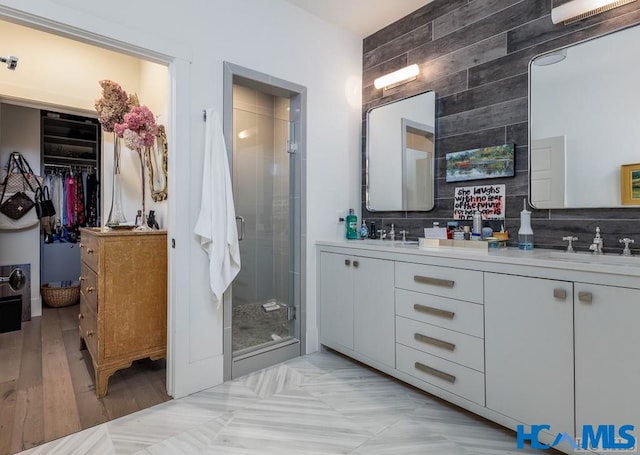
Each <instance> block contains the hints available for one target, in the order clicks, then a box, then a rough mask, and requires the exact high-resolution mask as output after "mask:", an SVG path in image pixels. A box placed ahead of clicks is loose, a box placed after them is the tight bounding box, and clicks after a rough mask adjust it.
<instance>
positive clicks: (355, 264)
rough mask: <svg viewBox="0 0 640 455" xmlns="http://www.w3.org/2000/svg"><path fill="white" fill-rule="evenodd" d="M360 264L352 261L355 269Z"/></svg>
mask: <svg viewBox="0 0 640 455" xmlns="http://www.w3.org/2000/svg"><path fill="white" fill-rule="evenodd" d="M359 265H360V263H359V262H358V261H353V266H354V267H355V268H356V269H357V268H358V266H359Z"/></svg>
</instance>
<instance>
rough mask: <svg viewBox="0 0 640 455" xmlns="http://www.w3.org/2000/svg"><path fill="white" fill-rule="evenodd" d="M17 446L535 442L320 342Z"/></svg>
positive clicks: (463, 454)
mask: <svg viewBox="0 0 640 455" xmlns="http://www.w3.org/2000/svg"><path fill="white" fill-rule="evenodd" d="M549 452H553V451H549ZM21 453H22V454H28V455H41V454H47V455H49V454H55V455H58V454H60V455H82V454H92V455H93V454H96V455H125V454H135V455H177V454H180V455H182V454H248V455H253V454H256V455H257V454H260V455H269V454H280V455H286V454H295V455H301V454H302V455H307V454H308V455H312V454H359V455H360V454H362V455H364V454H367V455H369V454H394V455H395V454H420V455H429V454H434V455H435V454H437V455H499V454H500V455H503V454H533V453H539V451H537V450H536V451H534V450H531V449H528V450H517V449H516V440H515V434H514V433H513V432H511V431H508V430H506V429H504V428H502V427H500V426H498V425H495V424H493V423H491V422H489V421H487V420H484V419H482V418H480V417H477V416H474V415H473V414H470V413H468V412H465V411H463V410H461V409H460V408H458V407H456V406H453V405H450V404H448V403H445V402H443V401H441V400H439V399H437V398H434V397H433V396H431V395H428V394H426V393H423V392H421V391H419V390H417V389H415V388H413V387H410V386H407V385H405V384H402V383H400V382H398V381H396V380H394V379H393V378H390V377H388V376H386V375H384V374H381V373H379V372H377V371H375V370H372V369H369V368H367V367H365V366H363V365H361V364H359V363H357V362H354V361H351V360H349V359H347V358H344V357H342V356H340V355H338V354H335V353H333V352H331V351H325V352H318V353H314V354H310V355H307V356H304V357H300V358H297V359H294V360H291V361H289V362H286V363H283V364H279V365H276V366H273V367H270V368H267V369H265V370H262V371H258V372H256V373H253V374H250V375H248V376H245V377H242V378H239V379H236V380H233V381H229V382H226V383H224V384H222V385H220V386H217V387H213V388H211V389H208V390H205V391H203V392H199V393H196V394H193V395H190V396H188V397H185V398H181V399H177V400H171V401H167V402H165V403H162V404H159V405H156V406H154V407H152V408H149V409H146V410H143V411H139V412H137V413H135V414H131V415H128V416H125V417H121V418H119V419H116V420H113V421H111V422H107V423H104V424H101V425H98V426H96V427H93V428H89V429H87V430H83V431H81V432H79V433H76V434H73V435H70V436H67V437H64V438H61V439H58V440H56V441H52V442H49V443H47V444H44V445H42V446H39V447H35V448H33V449H29V450H27V451H24V452H21Z"/></svg>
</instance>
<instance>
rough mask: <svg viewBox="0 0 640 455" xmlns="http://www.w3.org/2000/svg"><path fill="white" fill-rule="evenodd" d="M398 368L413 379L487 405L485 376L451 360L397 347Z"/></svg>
mask: <svg viewBox="0 0 640 455" xmlns="http://www.w3.org/2000/svg"><path fill="white" fill-rule="evenodd" d="M396 368H397V369H398V370H399V371H402V372H403V373H406V374H408V375H410V376H413V377H414V378H417V379H420V380H422V381H424V382H426V383H429V384H431V385H434V386H436V387H439V388H441V389H443V390H446V391H448V392H451V393H453V394H456V395H458V396H460V397H462V398H465V399H467V400H470V401H473V402H474V403H478V404H479V405H481V406H484V404H485V398H484V374H483V373H480V372H478V371H476V370H472V369H471V368H467V367H463V366H461V365H458V364H456V363H453V362H449V361H448V360H444V359H441V358H439V357H436V356H433V355H430V354H427V353H424V352H421V351H418V350H416V349H412V348H408V347H406V346H404V345H401V344H396Z"/></svg>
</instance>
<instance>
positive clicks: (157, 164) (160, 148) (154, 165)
mask: <svg viewBox="0 0 640 455" xmlns="http://www.w3.org/2000/svg"><path fill="white" fill-rule="evenodd" d="M168 155H169V153H168V147H167V133H166V131H165V129H164V125H158V135H157V136H156V144H155V146H154V147H147V149H146V151H145V158H146V161H147V169H148V170H149V172H148V174H149V189H150V190H151V199H153V200H154V201H155V202H159V201H164V200H165V199H167V196H168V187H167V160H168Z"/></svg>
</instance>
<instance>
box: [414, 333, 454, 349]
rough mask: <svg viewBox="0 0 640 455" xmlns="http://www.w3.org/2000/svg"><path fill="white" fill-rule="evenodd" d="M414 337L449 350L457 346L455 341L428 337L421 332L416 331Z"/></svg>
mask: <svg viewBox="0 0 640 455" xmlns="http://www.w3.org/2000/svg"><path fill="white" fill-rule="evenodd" d="M413 338H414V339H415V340H416V341H420V342H421V343H425V344H430V345H431V346H435V347H437V348H442V349H446V350H447V351H453V350H454V349H455V348H456V345H455V344H453V343H449V342H448V341H442V340H439V339H437V338H433V337H428V336H426V335H423V334H421V333H414V334H413Z"/></svg>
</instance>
